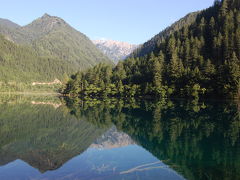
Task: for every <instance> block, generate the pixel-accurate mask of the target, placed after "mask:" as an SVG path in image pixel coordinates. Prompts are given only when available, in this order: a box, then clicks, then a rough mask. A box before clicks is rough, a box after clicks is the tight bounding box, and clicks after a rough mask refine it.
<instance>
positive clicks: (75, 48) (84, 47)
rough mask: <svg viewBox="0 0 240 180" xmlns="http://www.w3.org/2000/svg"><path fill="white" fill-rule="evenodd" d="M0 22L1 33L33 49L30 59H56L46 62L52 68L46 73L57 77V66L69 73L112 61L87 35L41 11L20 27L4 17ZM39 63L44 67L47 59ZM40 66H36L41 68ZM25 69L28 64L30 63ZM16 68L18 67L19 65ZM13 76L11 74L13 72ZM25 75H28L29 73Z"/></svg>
mask: <svg viewBox="0 0 240 180" xmlns="http://www.w3.org/2000/svg"><path fill="white" fill-rule="evenodd" d="M0 22H2V23H0V33H1V34H3V35H4V36H5V38H6V39H8V40H10V41H12V42H14V43H17V44H20V45H24V46H28V47H31V48H33V49H34V50H35V52H36V53H35V52H34V53H35V55H34V58H35V59H34V60H33V61H34V62H36V61H38V60H37V59H39V57H41V58H42V57H44V58H45V59H46V58H51V59H56V60H58V62H59V63H58V62H56V64H55V63H53V64H51V63H50V64H51V65H52V66H51V68H53V71H52V72H51V71H50V72H49V76H51V77H53V76H54V78H60V77H61V76H60V73H57V74H56V73H55V71H54V69H58V70H59V72H60V71H61V73H64V72H66V73H68V74H70V72H71V73H72V72H76V71H79V70H84V69H86V68H89V67H92V66H94V65H96V64H98V63H101V62H104V63H110V64H112V61H111V60H109V59H108V58H107V57H106V56H105V55H103V54H102V53H101V52H100V51H99V50H98V49H97V48H96V47H95V45H94V44H93V43H92V42H91V41H90V40H89V39H88V38H87V36H85V35H84V34H82V33H80V32H78V31H77V30H75V29H74V28H72V27H71V26H70V25H68V24H67V23H66V22H65V21H64V20H62V19H61V18H58V17H55V16H49V15H48V14H45V15H44V16H42V17H41V18H38V19H36V20H35V21H33V22H32V23H30V24H28V25H26V26H23V27H20V26H18V25H16V24H14V23H12V22H10V21H8V20H2V21H0ZM1 24H2V26H1ZM11 45H12V44H11ZM16 48H17V46H16ZM26 49H27V48H25V50H26ZM25 50H24V51H25ZM30 51H33V50H30ZM11 53H13V57H15V55H14V52H10V51H9V52H8V54H9V56H11ZM23 53H25V52H23ZM32 58H33V57H32ZM3 59H4V58H3ZM9 60H10V61H11V62H12V64H14V61H16V60H17V59H16V58H15V59H14V58H9ZM23 61H24V60H23ZM23 61H21V62H23ZM39 63H40V65H42V66H44V67H46V66H48V62H46V64H44V61H41V62H39ZM16 64H18V63H16ZM54 64H55V66H54ZM25 65H26V68H28V63H26V64H25ZM42 66H41V67H39V68H41V69H43V67H42ZM8 68H10V67H8ZM28 69H32V68H31V67H30V68H28ZM15 70H16V69H15ZM20 70H21V71H22V69H21V68H20ZM35 70H36V72H37V73H40V72H39V71H38V70H37V69H35ZM3 71H4V70H3ZM23 72H24V73H26V75H27V74H28V73H29V71H23ZM40 74H41V73H40ZM15 75H16V74H15ZM6 76H7V75H6ZM20 76H21V75H20ZM27 76H28V75H27ZM13 77H14V78H15V76H13ZM29 77H32V76H31V75H29ZM8 79H11V78H8ZM15 79H16V78H15ZM18 79H20V78H18ZM41 79H42V78H41Z"/></svg>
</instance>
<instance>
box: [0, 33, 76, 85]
mask: <svg viewBox="0 0 240 180" xmlns="http://www.w3.org/2000/svg"><path fill="white" fill-rule="evenodd" d="M0 66H1V67H0V78H1V81H2V82H9V81H15V82H31V81H34V80H35V81H36V80H39V81H41V80H42V81H51V80H54V78H56V77H58V78H60V79H62V78H63V76H64V73H71V72H73V70H74V68H73V67H72V66H71V65H69V64H68V63H67V62H65V61H62V60H59V59H56V58H52V57H39V56H38V55H37V53H36V52H35V51H34V50H33V49H31V48H30V47H27V46H19V45H16V44H14V43H12V42H10V41H8V40H6V39H5V38H4V37H3V36H1V35H0Z"/></svg>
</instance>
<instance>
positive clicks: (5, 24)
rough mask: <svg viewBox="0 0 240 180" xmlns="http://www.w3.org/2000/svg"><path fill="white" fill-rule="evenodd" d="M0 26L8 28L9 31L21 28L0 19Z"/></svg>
mask: <svg viewBox="0 0 240 180" xmlns="http://www.w3.org/2000/svg"><path fill="white" fill-rule="evenodd" d="M0 26H3V27H6V28H9V29H16V28H19V27H20V26H19V25H18V24H16V23H14V22H12V21H10V20H8V19H3V18H0Z"/></svg>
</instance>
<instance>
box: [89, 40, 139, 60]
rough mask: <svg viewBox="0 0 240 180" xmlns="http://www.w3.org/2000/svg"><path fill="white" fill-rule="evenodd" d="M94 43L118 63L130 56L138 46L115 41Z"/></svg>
mask: <svg viewBox="0 0 240 180" xmlns="http://www.w3.org/2000/svg"><path fill="white" fill-rule="evenodd" d="M93 43H94V44H95V45H96V46H97V48H98V49H100V50H101V51H102V52H103V53H104V54H105V55H106V56H108V57H109V58H110V59H112V60H114V62H115V63H117V62H118V61H119V60H123V59H125V58H126V57H127V56H128V55H129V54H131V53H132V52H133V50H135V49H136V48H137V47H138V45H135V44H129V43H127V42H119V41H113V40H93Z"/></svg>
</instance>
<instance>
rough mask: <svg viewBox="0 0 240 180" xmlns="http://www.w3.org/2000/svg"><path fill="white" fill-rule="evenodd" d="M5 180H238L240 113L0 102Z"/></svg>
mask: <svg viewBox="0 0 240 180" xmlns="http://www.w3.org/2000/svg"><path fill="white" fill-rule="evenodd" d="M0 112H1V113H0V179H1V180H15V179H16V180H28V179H29V180H32V179H34V180H40V179H42V180H43V179H44V180H48V179H49V180H50V179H51V180H52V179H53V180H55V179H57V180H61V179H64V180H65V179H66V180H70V179H74V180H77V179H81V180H93V179H94V180H108V179H109V180H110V179H111V180H112V179H114V180H118V179H119V180H120V179H121V180H122V179H124V180H125V179H134V180H135V179H140V180H152V179H153V180H156V179H163V180H166V179H170V180H181V179H187V180H206V179H211V180H215V179H216V180H222V179H223V180H225V179H228V180H230V179H232V180H238V179H240V105H239V104H238V103H237V102H232V101H214V100H208V101H184V100H162V101H137V100H134V99H128V100H116V99H108V100H102V101H100V100H96V99H95V100H88V101H81V100H80V99H64V98H57V97H50V96H43V97H42V96H0Z"/></svg>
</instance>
